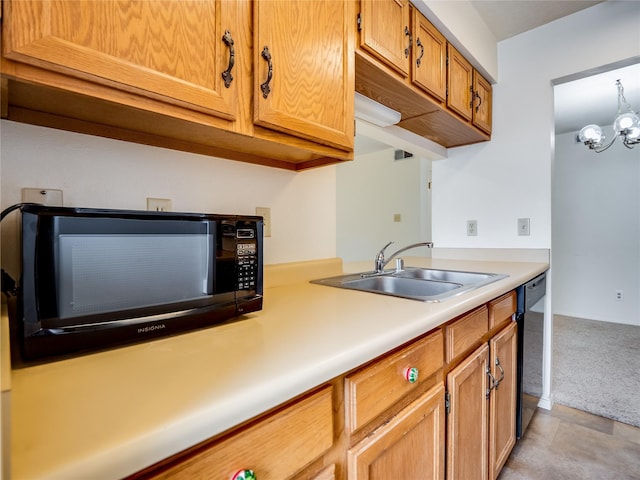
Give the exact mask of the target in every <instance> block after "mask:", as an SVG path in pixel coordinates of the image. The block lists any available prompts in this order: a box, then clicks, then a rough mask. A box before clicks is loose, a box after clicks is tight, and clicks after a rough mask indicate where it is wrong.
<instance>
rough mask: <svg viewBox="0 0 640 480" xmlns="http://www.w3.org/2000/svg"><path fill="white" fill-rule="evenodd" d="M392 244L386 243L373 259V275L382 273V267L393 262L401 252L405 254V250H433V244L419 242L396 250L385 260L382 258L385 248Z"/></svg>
mask: <svg viewBox="0 0 640 480" xmlns="http://www.w3.org/2000/svg"><path fill="white" fill-rule="evenodd" d="M392 243H393V242H389V243H387V244H386V245H385V246H384V247H382V250H380V251H379V252H378V254H377V255H376V258H375V267H374V268H375V269H374V273H376V274H378V273H383V272H384V267H386V266H387V265H388V264H389V262H390V261H391V260H393V259H394V258H395V257H397V256H398V255H400V254H401V253H402V252H406V251H407V250H411V249H413V248H418V247H427V248H433V242H419V243H413V244H411V245H407V246H406V247H403V248H401V249H400V250H397V251H396V252H394V253H393V254H391V256H390V257H389V258H385V256H384V251H385V250H386V249H387V247H388V246H389V245H391V244H392Z"/></svg>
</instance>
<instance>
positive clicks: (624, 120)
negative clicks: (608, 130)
mask: <svg viewBox="0 0 640 480" xmlns="http://www.w3.org/2000/svg"><path fill="white" fill-rule="evenodd" d="M639 125H640V119H638V115H636V114H635V113H633V112H627V113H623V114H622V115H618V117H617V118H616V120H615V122H613V130H614V131H615V132H616V133H620V132H622V131H624V130H628V129H630V128H634V127H638V126H639Z"/></svg>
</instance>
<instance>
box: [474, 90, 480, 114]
mask: <svg viewBox="0 0 640 480" xmlns="http://www.w3.org/2000/svg"><path fill="white" fill-rule="evenodd" d="M474 95H475V98H476V99H478V100H480V102H479V103H478V104H477V105H476V113H478V110H480V105H482V97H481V96H480V94H479V93H478V92H475V94H474Z"/></svg>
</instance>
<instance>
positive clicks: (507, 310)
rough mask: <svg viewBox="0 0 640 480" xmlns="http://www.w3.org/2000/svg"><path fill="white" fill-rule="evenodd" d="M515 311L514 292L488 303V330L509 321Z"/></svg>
mask: <svg viewBox="0 0 640 480" xmlns="http://www.w3.org/2000/svg"><path fill="white" fill-rule="evenodd" d="M515 311H516V292H515V291H512V292H509V293H507V294H505V295H503V296H501V297H499V298H496V299H495V300H491V302H489V330H491V329H492V328H494V327H497V326H499V325H502V324H503V323H506V322H507V321H508V320H510V319H511V315H513V314H514V313H515Z"/></svg>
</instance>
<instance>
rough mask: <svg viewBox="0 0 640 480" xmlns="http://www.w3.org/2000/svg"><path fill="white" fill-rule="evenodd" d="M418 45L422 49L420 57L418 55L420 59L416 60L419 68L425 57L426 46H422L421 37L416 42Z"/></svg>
mask: <svg viewBox="0 0 640 480" xmlns="http://www.w3.org/2000/svg"><path fill="white" fill-rule="evenodd" d="M416 45H417V46H418V47H420V55H418V58H417V59H416V65H417V66H418V67H419V66H420V63H421V62H422V57H423V56H424V45H422V42H421V41H420V37H418V40H416Z"/></svg>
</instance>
